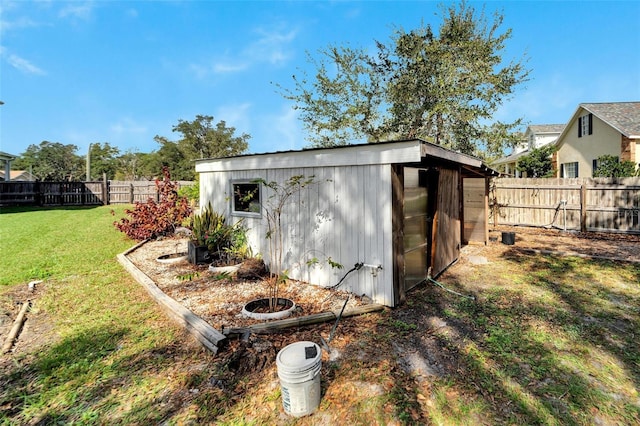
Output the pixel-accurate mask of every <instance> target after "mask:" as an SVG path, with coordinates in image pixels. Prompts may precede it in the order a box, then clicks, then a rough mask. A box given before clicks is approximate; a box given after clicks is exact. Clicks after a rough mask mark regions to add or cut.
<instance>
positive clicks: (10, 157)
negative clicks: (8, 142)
mask: <svg viewBox="0 0 640 426" xmlns="http://www.w3.org/2000/svg"><path fill="white" fill-rule="evenodd" d="M15 159H16V156H15V155H11V154H7V153H6V152H2V151H0V160H7V161H13V160H15Z"/></svg>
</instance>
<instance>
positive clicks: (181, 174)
mask: <svg viewBox="0 0 640 426" xmlns="http://www.w3.org/2000/svg"><path fill="white" fill-rule="evenodd" d="M153 139H154V140H155V141H156V142H157V143H158V144H159V145H160V149H158V150H157V151H154V152H152V153H151V154H150V155H149V158H148V164H147V170H148V171H149V172H151V173H158V171H159V170H162V167H165V166H166V167H168V168H169V170H170V171H171V176H173V177H174V179H177V180H193V178H194V176H195V170H194V165H193V162H192V161H190V160H189V159H188V158H187V157H186V155H185V153H184V151H183V150H182V149H180V145H179V143H178V142H173V141H170V140H169V139H167V138H165V137H163V136H156V137H155V138H153Z"/></svg>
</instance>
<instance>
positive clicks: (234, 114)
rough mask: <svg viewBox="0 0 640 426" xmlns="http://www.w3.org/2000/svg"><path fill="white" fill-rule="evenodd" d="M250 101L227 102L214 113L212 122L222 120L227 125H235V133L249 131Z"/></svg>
mask: <svg viewBox="0 0 640 426" xmlns="http://www.w3.org/2000/svg"><path fill="white" fill-rule="evenodd" d="M251 106H252V105H251V103H250V102H245V103H242V104H229V105H224V106H221V107H219V108H218V109H217V110H216V113H215V114H214V120H213V121H214V123H217V122H218V121H224V122H225V123H226V125H227V127H235V128H236V133H237V134H242V133H250V128H251V120H250V119H249V112H250V110H251Z"/></svg>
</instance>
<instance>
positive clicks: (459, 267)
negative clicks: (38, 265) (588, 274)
mask: <svg viewBox="0 0 640 426" xmlns="http://www.w3.org/2000/svg"><path fill="white" fill-rule="evenodd" d="M503 232H514V233H515V244H513V245H506V244H503V243H502V241H501V239H502V233H503ZM181 251H186V240H178V239H165V240H161V241H152V242H148V243H146V244H144V245H142V246H141V247H139V248H138V249H136V250H134V251H133V252H132V253H130V254H129V255H128V257H129V259H130V260H131V261H132V262H133V263H134V264H136V265H137V266H138V267H139V268H140V269H141V270H142V271H143V272H144V273H145V274H147V275H148V276H149V277H151V278H152V279H153V280H154V281H155V282H156V283H157V285H158V286H159V287H160V288H161V289H162V290H163V291H164V292H165V293H167V294H168V295H169V296H171V297H172V298H174V299H175V300H177V301H178V302H180V303H181V304H182V305H183V306H185V307H186V308H188V309H190V310H191V311H193V312H194V313H196V314H197V315H199V316H200V317H202V318H203V319H205V320H206V321H207V322H209V323H210V324H211V325H212V326H213V327H215V328H217V329H218V330H220V329H222V327H234V326H246V325H249V324H252V323H255V322H259V321H256V320H251V319H247V318H245V317H243V316H242V315H241V309H242V306H243V304H244V303H246V302H247V301H249V300H251V299H254V298H256V297H265V295H266V294H268V291H267V288H266V286H265V284H264V282H263V281H261V280H229V279H222V280H215V279H212V277H213V274H212V273H211V272H209V271H208V269H207V266H198V267H194V266H193V265H190V264H189V263H188V262H186V261H183V262H181V263H176V264H162V263H159V262H157V261H156V259H157V258H158V257H159V256H161V255H163V254H169V253H175V252H181ZM507 251H510V252H511V253H513V252H514V251H516V252H517V251H523V252H529V253H530V252H532V251H533V252H543V253H556V254H560V255H572V256H586V257H589V256H593V257H595V258H599V259H602V258H608V259H613V260H618V261H620V260H623V261H631V262H640V236H638V235H636V236H631V235H621V234H599V233H587V234H581V233H573V232H562V231H558V230H554V229H536V228H523V227H498V228H495V229H492V230H491V232H490V242H489V244H488V245H479V244H472V245H468V246H465V247H464V248H463V249H462V252H461V256H460V259H459V261H458V262H456V263H455V264H454V265H452V266H451V267H450V271H451V272H452V273H455V275H456V276H457V277H458V278H459V279H464V277H465V275H466V274H473V265H475V264H477V263H484V262H500V261H501V259H502V257H503V255H504V254H505V253H506V252H507ZM345 272H346V271H345ZM447 273H448V272H445V274H444V276H446V274H447ZM46 286H47V283H46V282H45V283H42V284H39V285H36V286H35V290H34V291H31V290H29V289H28V287H27V285H26V283H25V285H24V286H18V287H16V288H15V289H13V290H12V291H10V292H8V293H5V294H4V295H3V296H2V297H0V336H2V340H3V342H4V338H5V337H6V336H7V335H8V332H9V330H10V328H11V326H12V323H13V319H14V318H15V316H16V315H17V313H18V311H19V309H20V303H22V302H23V301H25V300H28V299H36V298H38V297H39V295H40V294H41V293H42V292H45V291H46ZM281 296H284V297H287V298H291V299H292V300H294V301H295V302H296V304H297V305H298V308H297V309H296V311H295V313H294V315H298V316H301V315H308V314H312V313H318V312H323V311H327V310H336V309H338V310H339V309H340V308H341V307H342V305H343V303H344V301H345V300H346V299H347V296H348V295H347V293H345V292H334V291H329V290H326V289H322V288H319V287H316V286H312V285H309V284H304V283H297V282H294V283H290V284H288V285H286V286H284V287H283V288H282V291H281ZM367 303H371V301H370V300H367V298H361V297H355V296H353V295H350V296H349V302H348V305H347V308H352V307H355V306H360V305H363V304H367ZM386 315H387V318H392V320H399V321H404V322H405V323H410V324H420V327H421V329H423V330H429V329H438V328H442V327H446V323H445V322H444V321H443V320H442V319H440V318H439V317H438V316H435V315H433V314H432V313H430V314H426V313H425V311H424V310H422V309H418V308H416V307H412V306H411V305H410V304H407V305H404V306H401V307H398V308H395V309H393V310H389V309H387V310H386ZM389 315H390V316H389ZM332 325H333V324H332V323H325V324H321V325H317V326H309V327H303V328H296V329H291V330H288V331H287V332H286V333H276V334H269V335H261V336H252V337H251V340H250V341H242V340H240V339H234V340H232V341H230V342H229V343H228V344H227V346H226V347H224V348H222V349H221V351H220V352H219V354H218V356H217V358H218V359H221V360H223V362H225V363H227V364H228V365H229V366H231V367H233V368H234V371H235V373H236V374H250V373H251V372H255V371H259V370H261V369H263V368H266V367H267V366H268V367H269V368H274V366H273V364H274V360H275V355H276V353H277V351H278V350H279V349H280V348H282V347H284V346H286V345H287V344H290V343H293V342H296V341H300V340H311V341H319V337H320V336H322V337H323V338H325V339H327V338H328V337H329V333H330V332H331V327H332ZM377 325H379V316H376V315H375V314H372V315H366V316H362V317H353V318H350V319H349V320H343V321H342V322H341V323H340V327H339V328H338V333H336V336H335V338H334V340H333V341H332V342H331V349H332V351H331V352H330V353H323V362H325V361H328V360H335V359H338V358H342V359H356V360H369V361H370V360H375V359H381V358H384V357H385V356H387V357H388V356H389V353H384V352H383V351H380V350H379V348H376V347H363V346H361V345H358V344H357V342H358V340H359V336H361V335H362V333H363V330H365V331H366V330H374V329H375V327H376V326H377ZM55 339H56V336H55V331H54V330H53V328H52V326H51V324H50V322H49V321H48V317H47V313H46V312H43V311H41V310H39V309H37V308H36V309H32V311H30V312H29V314H28V320H27V322H26V323H25V325H24V328H23V331H22V333H21V334H20V336H19V339H18V341H17V343H16V345H15V346H14V347H13V349H12V353H13V354H14V355H19V354H26V353H30V352H33V351H35V350H37V349H38V347H39V346H41V345H44V344H46V343H48V342H51V341H54V340H55ZM392 350H393V352H394V353H395V355H397V359H398V363H399V366H400V367H401V368H402V369H403V370H404V371H406V372H407V373H409V374H410V375H411V376H412V377H414V378H417V380H427V379H428V378H429V377H434V376H444V375H446V374H451V373H453V372H455V371H456V368H457V365H456V360H455V356H453V355H450V354H449V352H448V351H447V350H446V348H443V347H441V346H440V345H439V344H438V342H437V341H436V340H435V339H432V338H430V337H429V333H426V332H425V333H424V334H423V335H421V336H418V335H417V334H416V333H413V334H412V336H411V338H407V339H403V340H401V341H397V342H394V343H393V348H392ZM10 362H11V357H9V356H0V370H1V369H2V368H3V367H6V366H8V364H7V365H5V366H3V365H2V364H6V363H10ZM323 374H325V373H324V372H323ZM369 390H370V391H371V392H372V393H373V394H376V393H379V392H382V390H381V389H373V388H372V389H369ZM365 391H366V389H365V390H361V392H365ZM334 397H335V398H336V401H337V403H339V399H340V396H339V395H333V393H332V392H327V394H326V395H325V396H324V399H325V400H331V399H332V398H334Z"/></svg>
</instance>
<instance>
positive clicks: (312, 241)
mask: <svg viewBox="0 0 640 426" xmlns="http://www.w3.org/2000/svg"><path fill="white" fill-rule="evenodd" d="M296 175H304V176H312V175H313V176H315V183H314V184H313V185H311V186H309V187H308V188H306V189H304V190H303V191H302V192H301V193H300V194H299V195H296V196H294V197H292V199H291V202H290V203H289V204H288V205H287V207H286V210H285V213H284V214H283V229H284V230H285V243H284V246H285V253H284V263H285V265H284V267H285V268H287V269H289V276H290V277H291V278H294V279H299V280H303V281H307V282H310V283H313V284H317V285H321V286H332V285H334V284H336V283H337V282H338V281H339V280H340V278H341V277H342V276H343V275H344V274H345V273H346V272H347V271H348V270H349V269H351V268H352V267H353V266H354V265H355V264H356V263H358V262H364V263H366V264H371V265H382V268H383V269H382V270H378V271H374V270H372V269H371V268H363V269H361V270H359V271H356V272H352V273H351V274H350V275H349V276H348V277H347V278H346V279H345V281H344V282H343V284H342V285H341V287H340V288H341V289H344V290H349V291H351V292H353V293H355V294H357V295H362V294H366V295H367V296H369V297H370V298H372V299H373V300H374V301H375V302H377V303H382V304H384V305H387V306H393V305H394V297H393V267H392V266H393V265H392V250H393V248H392V230H391V224H392V221H391V214H392V210H391V166H390V165H388V164H382V165H379V164H376V165H348V166H334V167H305V168H288V169H269V170H266V169H256V170H235V171H212V172H201V173H200V205H201V206H206V205H207V203H208V202H209V201H210V202H211V205H212V207H213V209H214V210H215V211H217V212H220V213H224V214H225V216H226V217H227V218H229V220H231V221H233V222H236V221H238V220H240V219H241V218H239V217H232V216H230V213H231V207H230V197H231V187H230V181H231V180H236V179H249V180H250V179H257V178H262V179H264V180H266V181H267V182H270V181H276V182H279V183H283V182H285V181H286V180H287V179H289V178H290V177H292V176H296ZM269 196H270V189H269V188H265V187H263V188H262V203H263V206H264V205H265V203H266V202H267V199H268V197H269ZM243 220H244V222H245V224H246V226H247V227H248V228H249V232H248V237H249V242H250V244H251V246H252V248H253V250H254V252H255V253H260V254H261V255H262V256H263V257H264V259H265V261H266V262H268V260H269V259H268V240H267V239H266V238H265V235H266V218H264V212H263V217H261V218H251V217H247V218H244V219H243ZM313 258H317V259H318V261H319V263H317V264H316V265H312V266H309V265H308V264H307V262H308V261H309V260H311V259H313ZM328 258H331V259H332V260H333V261H335V262H339V263H341V264H342V265H343V266H344V269H340V270H338V269H333V268H331V267H330V266H329V265H328V263H327V262H326V260H327V259H328ZM372 272H376V273H375V274H373V273H372Z"/></svg>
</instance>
